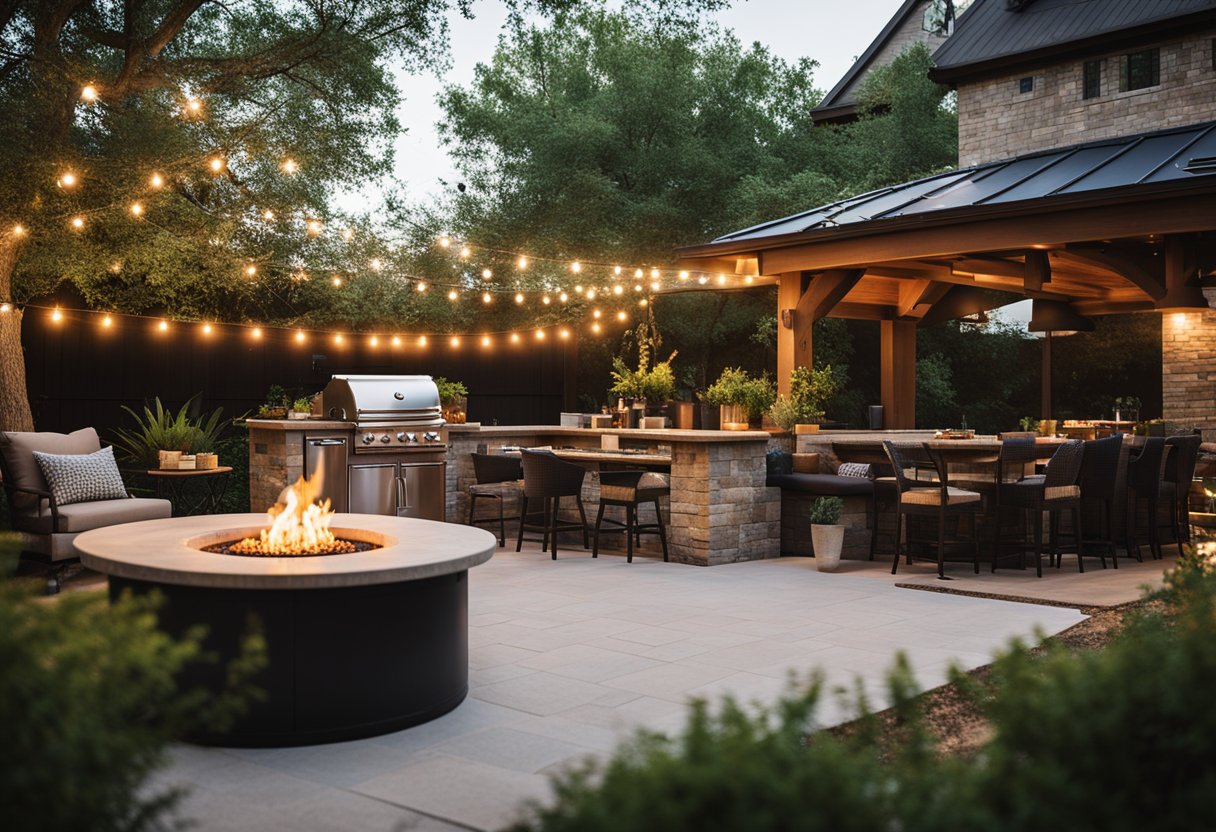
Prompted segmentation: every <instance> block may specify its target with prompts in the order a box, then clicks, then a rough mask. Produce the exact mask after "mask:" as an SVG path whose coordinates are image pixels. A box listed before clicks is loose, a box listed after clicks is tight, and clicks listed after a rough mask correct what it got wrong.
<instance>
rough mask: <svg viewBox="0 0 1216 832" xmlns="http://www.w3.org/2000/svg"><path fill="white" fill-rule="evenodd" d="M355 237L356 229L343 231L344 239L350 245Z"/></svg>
mask: <svg viewBox="0 0 1216 832" xmlns="http://www.w3.org/2000/svg"><path fill="white" fill-rule="evenodd" d="M354 236H355V229H353V228H343V229H342V239H343V240H345V241H346V242H348V243H349V242H350V241H351V240H352V239H354Z"/></svg>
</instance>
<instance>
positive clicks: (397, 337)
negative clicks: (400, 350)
mask: <svg viewBox="0 0 1216 832" xmlns="http://www.w3.org/2000/svg"><path fill="white" fill-rule="evenodd" d="M392 344H393V346H394V347H399V346H401V336H400V335H394V336H393V340H392Z"/></svg>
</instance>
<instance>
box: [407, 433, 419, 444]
mask: <svg viewBox="0 0 1216 832" xmlns="http://www.w3.org/2000/svg"><path fill="white" fill-rule="evenodd" d="M405 441H406V442H417V441H418V434H416V433H407V434H406V435H405Z"/></svg>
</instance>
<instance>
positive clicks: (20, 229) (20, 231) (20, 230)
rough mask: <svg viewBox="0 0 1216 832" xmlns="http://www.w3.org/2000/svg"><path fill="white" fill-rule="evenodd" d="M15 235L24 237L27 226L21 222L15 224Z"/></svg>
mask: <svg viewBox="0 0 1216 832" xmlns="http://www.w3.org/2000/svg"><path fill="white" fill-rule="evenodd" d="M13 236H14V237H24V236H25V226H24V225H22V224H21V223H17V224H16V225H14V226H13Z"/></svg>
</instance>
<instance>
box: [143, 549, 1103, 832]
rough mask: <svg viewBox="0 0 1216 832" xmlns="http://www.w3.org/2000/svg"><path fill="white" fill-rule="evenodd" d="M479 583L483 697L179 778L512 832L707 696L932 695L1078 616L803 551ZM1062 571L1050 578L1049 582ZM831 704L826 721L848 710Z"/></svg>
mask: <svg viewBox="0 0 1216 832" xmlns="http://www.w3.org/2000/svg"><path fill="white" fill-rule="evenodd" d="M470 574H471V579H470V598H469V608H470V625H471V626H470V664H471V679H470V684H471V692H470V696H469V698H468V699H467V700H466V701H465V702H464V704H462V705H461V706H460V707H459V708H457V709H456V710H455V711H453V712H452V713H450V714H448V715H446V716H444V717H442V718H441V719H438V720H436V721H434V722H431V723H428V724H426V725H422V726H419V727H416V728H412V729H409V730H406V731H401V732H399V733H396V734H390V735H387V736H383V737H377V738H374V739H369V740H361V741H358V742H349V743H337V744H333V745H323V746H312V747H307V748H287V749H267V750H262V749H257V750H241V749H204V748H198V747H194V746H180V747H178V748H176V749H175V750H174V755H173V764H172V766H171V768H170V769H169V770H168V771H167V772H166V773H165V774H164V775H162V776H161V778H160V780H161V782H162V783H173V784H178V785H182V786H186V787H188V788H190V790H191V793H190V796H189V797H188V798H187V799H186V801H185V802H184V804H183V815H184V816H186V817H189V818H192V819H194V820H196V821H197V822H198V827H197V828H199V829H200V830H208V831H210V830H230V829H231V830H249V829H259V830H264V829H282V830H292V832H308V830H331V829H332V830H381V829H382V830H391V829H395V828H410V829H415V830H451V829H457V828H465V829H495V828H499V827H502V826H503V825H505V824H506V823H508V822H509V821H511V820H512V819H514V818H516V817H518V816H519V812H520V811H521V804H522V802H523V801H526V800H528V799H533V798H536V799H544V798H545V797H546V796H547V795H548V794H549V786H548V776H549V775H551V774H552V773H554V772H557V771H559V770H561V768H562V767H563V766H566V765H568V764H570V763H571V762H573V761H577V760H579V759H582V758H584V757H586V756H587V755H596V754H604V753H606V752H609V751H610V750H611V749H612V748H613V747H614V746H615V745H616V744H617V743H618V742H619V741H620V740H621V739H622V738H623V737H625V736H627V735H628V734H629V733H630V732H631V731H632V730H634V729H636V728H637V727H639V726H645V727H648V728H652V729H656V730H661V731H674V730H677V729H678V728H679V727H680V726H681V724H682V722H683V718H684V714H685V710H686V702H687V701H688V699H689V698H690V697H709V698H711V699H712V698H716V697H719V696H721V695H723V694H726V693H731V694H734V695H735V696H736V697H737V698H740V699H742V700H744V701H752V700H756V701H762V702H771V701H773V700H774V699H775V698H776V697H777V696H778V695H779V694H780V693H781V692H782V691H783V689H784V688H785V686H786V684H787V682H788V674H789V672H790V671H791V670H793V671H795V672H797V673H798V674H800V675H803V676H805V674H807V673H808V672H809V671H810V670H812V669H813V668H821V669H823V670H824V671H825V672H826V673H827V675H828V679H829V681H830V682H831V683H833V684H842V685H843V684H849V683H851V682H852V680H853V679H854V678H855V677H860V679H861V680H862V681H863V682H864V684H865V687H866V689H867V690H868V691H870V692H871V693H872V694H873V695H875V697H876V699H877V701H882V679H883V674H884V671H885V670H886V669H887V668H888V667H889V666H890V664H891V661H892V657H893V656H894V653H895V651H896V650H903V651H905V652H906V653H907V654H908V656H909V658H910V659H911V661H912V664H913V667H914V668H915V670H916V673H917V676H918V678H919V680H920V681H921V683H922V685H923V686H925V687H933V686H936V685H939V684H941V683H943V681H944V680H945V678H946V676H945V674H946V671H947V667H948V665H949V663H950V662H951V661H958V662H959V663H960V664H961V665H962V666H963V667H965V668H973V667H977V666H979V665H982V664H986V663H987V662H988V661H989V660H990V656H991V654H992V652H993V651H994V650H997V649H999V648H1000V647H1001V646H1003V645H1004V644H1005V643H1006V642H1007V641H1008V639H1010V638H1013V637H1023V638H1030V637H1031V635H1032V633H1033V632H1034V630H1035V628H1042V629H1043V630H1044V631H1045V632H1046V633H1048V634H1052V633H1056V632H1059V631H1060V630H1063V629H1066V628H1067V627H1070V626H1072V625H1073V624H1076V623H1077V622H1079V621H1081V620H1082V619H1083V616H1082V615H1081V614H1080V613H1078V612H1077V611H1076V610H1072V609H1066V608H1058V607H1047V606H1038V605H1029V604H1019V603H1012V602H1007V601H1000V600H989V599H981V598H969V597H961V596H953V595H944V594H939V593H930V592H917V591H912V590H908V589H900V588H898V587H896V586H895V585H894V583H893V582H892V581H891V580H890V579H889V576H888V580H887V581H879V580H875V579H874V578H873V577H869V576H856V575H851V574H847V573H846V574H822V573H819V572H817V571H815V567H814V562H813V561H812V560H809V559H804V558H788V559H782V560H769V561H761V562H755V563H742V564H735V565H730V566H715V567H711V568H699V567H692V566H682V565H678V564H664V563H662V562H659V561H655V560H649V559H645V560H635V562H634V563H633V564H631V565H630V564H626V563H625V561H624V558H621V557H605V556H601V557H600V558H599V559H598V560H592V559H591V558H590V557H589V555H587V554H584V553H581V552H572V553H569V554H567V553H566V552H563V553H562V555H561V558H560V559H559V560H558V561H557V562H553V561H551V560H549V557H548V555H542V554H540V553H539V552H537V551H535V549H533V551H530V552H524V553H523V554H520V555H517V554H515V553H514V552H509V553H508V552H501V551H500V552H499V553H498V554H497V555H496V556H495V557H494V559H493V560H491V561H490V562H489V563H487V564H485V565H484V566H481V567H478V568H477V569H475V570H473V571H472V572H471V573H470ZM1045 580H1046V579H1045ZM830 699H832V700H833V701H831V702H828V703H825V707H824V709H823V711H822V713H821V718H822V720H823V721H824V723H825V724H830V723H833V722H837V721H840V720H842V719H845V718H847V714H846V713H845V712H844V711H843V710H842V709H841V707H840V706H839V705H838V704H837V703H836V702H835V701H834V699H835V697H830Z"/></svg>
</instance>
